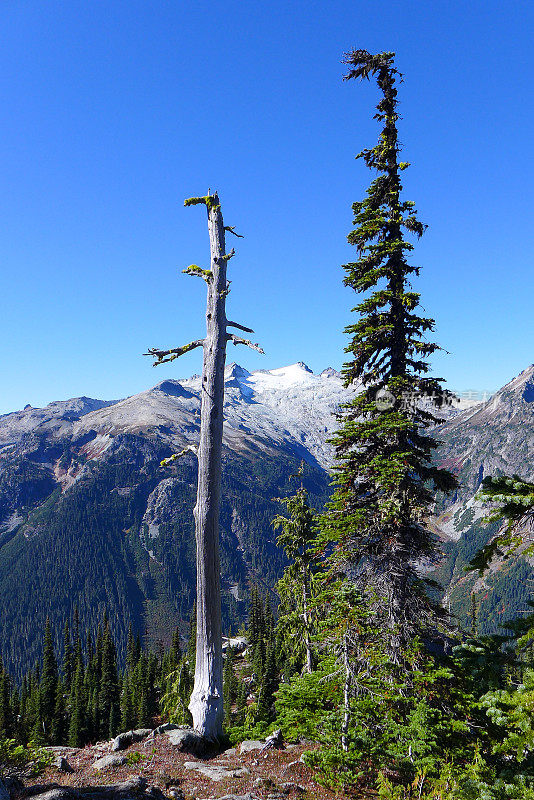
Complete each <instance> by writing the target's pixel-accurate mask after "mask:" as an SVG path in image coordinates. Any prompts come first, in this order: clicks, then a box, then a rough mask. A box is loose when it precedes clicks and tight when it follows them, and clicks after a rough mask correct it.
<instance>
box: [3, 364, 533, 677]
mask: <svg viewBox="0 0 534 800" xmlns="http://www.w3.org/2000/svg"><path fill="white" fill-rule="evenodd" d="M225 378H226V381H225V386H226V388H225V426H224V456H223V505H222V510H221V559H222V562H221V566H222V578H223V588H224V609H223V612H224V620H225V625H226V628H227V630H228V631H231V630H236V629H237V628H238V627H239V625H240V623H241V622H242V620H243V617H244V614H245V611H246V603H245V602H244V598H245V597H246V594H247V588H248V586H249V584H250V583H251V582H254V583H257V584H258V585H259V586H260V587H263V589H264V590H265V591H269V590H271V589H272V587H273V586H274V584H275V582H276V580H277V578H278V577H279V576H280V574H281V572H282V570H283V566H284V559H283V556H282V553H281V552H280V551H279V549H278V548H277V547H276V544H275V538H276V537H275V534H274V532H273V529H272V524H271V521H272V519H273V517H274V516H275V515H276V514H277V513H280V505H279V503H278V502H277V498H279V497H282V496H285V495H287V494H288V493H289V492H291V491H293V488H292V486H293V484H292V482H291V476H292V475H293V474H294V473H295V471H296V469H297V468H298V465H299V464H300V462H301V461H304V462H305V464H306V470H305V479H304V481H305V485H306V486H307V488H308V490H309V493H310V496H311V501H312V503H313V504H314V505H315V506H316V507H317V508H318V509H319V508H321V507H322V506H323V505H324V502H325V501H326V499H327V497H328V494H329V482H330V477H329V467H330V466H331V464H332V457H333V454H332V450H331V446H330V445H329V443H328V440H329V438H330V436H331V434H332V433H333V432H334V430H335V428H336V425H337V423H336V418H335V412H336V411H337V410H338V408H339V406H340V404H342V403H343V402H344V401H346V400H347V399H349V398H350V397H351V396H352V395H353V393H354V392H355V391H357V387H350V388H348V389H347V388H345V387H344V385H343V381H342V378H341V375H340V374H339V373H338V372H336V371H335V370H333V369H331V368H328V369H326V370H324V371H323V372H322V373H320V374H319V375H316V374H314V373H313V372H312V371H311V370H310V369H309V368H308V367H307V366H306V365H305V364H303V363H298V364H293V365H291V366H288V367H283V368H280V369H274V370H259V371H255V372H248V371H247V370H246V369H244V368H243V367H240V366H239V365H237V364H231V365H229V366H228V367H227V369H226V375H225ZM199 392H200V378H199V376H193V377H191V378H187V379H184V380H179V381H178V380H165V381H163V382H161V383H159V384H158V385H156V386H155V387H153V388H152V389H149V390H147V391H145V392H142V393H140V394H137V395H134V396H132V397H129V398H126V399H123V400H119V401H102V400H94V399H90V398H87V397H82V398H76V399H72V400H66V401H56V402H53V403H50V404H49V405H48V406H46V407H45V408H42V409H36V408H32V407H31V406H27V407H26V408H25V409H23V410H22V411H17V412H14V413H11V414H5V415H3V416H0V629H1V630H2V637H1V655H2V657H3V658H4V661H5V662H6V663H7V664H8V665H9V667H10V668H11V669H12V671H13V672H15V673H17V674H19V675H20V674H21V673H22V672H23V671H24V670H26V669H27V668H28V667H29V666H30V665H32V664H33V661H34V659H35V657H36V655H37V654H38V653H39V651H40V647H41V635H42V628H43V626H44V622H45V619H46V617H47V616H49V617H50V619H51V621H52V623H53V626H52V627H53V630H56V631H57V630H60V629H61V626H62V624H63V623H64V621H65V620H66V619H67V618H70V616H71V615H72V612H73V609H74V607H77V609H78V613H79V617H80V622H81V626H82V629H83V628H93V629H94V628H95V627H96V625H97V624H98V621H99V620H100V618H101V616H102V614H103V612H104V610H106V611H107V612H108V614H109V617H110V621H111V626H112V628H113V631H114V634H115V635H116V637H117V639H118V640H119V641H121V642H123V643H124V642H125V639H126V635H127V631H128V627H129V625H130V624H131V625H132V627H133V628H134V629H136V630H138V631H140V632H142V633H143V634H145V635H146V636H147V638H148V639H149V640H150V641H152V642H153V643H157V642H159V641H161V642H166V641H168V639H169V637H170V635H171V633H172V630H173V629H174V627H175V625H177V624H178V625H182V626H184V631H185V628H186V626H187V620H188V617H189V615H190V612H191V609H192V605H193V601H194V531H193V519H192V508H193V505H194V502H195V492H196V459H195V456H194V455H193V454H189V455H186V456H184V457H183V458H181V459H179V460H178V461H177V462H175V465H174V466H173V467H172V468H167V469H164V468H162V467H161V466H160V462H161V461H162V459H163V458H166V457H168V456H169V455H171V454H172V453H174V452H178V451H181V450H182V449H183V448H184V446H185V445H186V444H189V443H195V442H196V441H198V435H199V423H200V400H199ZM533 401H534V367H529V368H528V369H527V370H525V371H524V372H523V373H521V375H519V376H518V377H517V378H515V379H514V380H513V381H511V382H510V383H509V384H507V385H506V386H505V387H503V389H501V390H500V391H499V392H497V393H496V394H495V395H494V396H493V397H492V398H490V399H489V400H488V401H487V402H484V403H477V402H475V401H473V400H464V401H462V402H460V403H456V404H455V405H454V406H452V407H451V408H449V409H448V410H447V411H446V412H445V413H444V415H443V419H442V422H441V423H440V424H439V425H438V426H437V427H436V429H435V435H436V437H437V439H438V440H439V441H440V446H439V448H438V450H437V453H436V459H437V461H438V462H439V463H441V464H443V465H445V466H448V467H449V468H451V469H452V470H453V471H454V472H455V473H456V474H457V475H458V476H459V478H460V486H459V489H458V491H457V493H456V495H455V496H454V497H451V498H438V502H437V503H436V509H435V516H434V518H433V520H432V525H433V526H434V530H435V532H436V534H437V535H438V537H439V538H440V539H441V541H442V549H443V555H442V557H441V559H440V560H439V562H437V563H436V564H435V565H434V570H435V571H434V575H435V576H436V577H437V578H438V579H439V580H440V581H441V582H442V584H443V585H444V592H445V594H444V599H445V602H446V603H448V604H449V606H450V607H451V610H453V611H455V612H456V613H457V614H458V616H459V618H460V619H461V621H462V622H463V623H465V624H467V619H468V616H469V608H470V601H471V594H472V593H473V592H474V594H475V597H476V599H477V604H478V608H479V620H480V625H481V626H482V627H483V628H484V629H485V630H493V629H495V627H496V626H497V624H498V623H499V622H500V621H501V620H504V619H505V618H508V616H513V614H514V613H516V612H517V611H520V610H521V609H522V608H524V607H525V603H526V600H527V599H528V579H529V576H530V575H531V572H532V569H531V566H530V563H529V561H528V560H527V559H525V558H524V557H522V556H519V557H516V558H514V559H510V560H509V561H502V562H499V563H495V564H493V565H492V569H491V570H490V574H489V575H488V576H487V577H485V578H484V579H480V578H478V576H476V575H473V574H467V573H466V572H465V571H464V567H465V565H466V564H467V562H468V561H469V559H470V558H471V556H472V555H473V554H474V552H476V550H477V549H478V548H479V547H480V546H481V544H484V543H486V542H487V541H488V539H489V538H490V537H491V535H492V534H493V532H494V528H491V526H487V525H484V524H483V523H482V517H483V516H484V510H483V509H482V508H481V507H480V504H479V503H478V501H477V500H476V499H475V494H476V491H477V489H478V486H479V485H480V481H481V479H482V477H483V476H484V475H487V474H498V473H500V472H508V473H512V472H517V473H519V474H520V475H521V476H522V477H523V478H526V479H529V478H530V479H532V478H533V477H534V476H533V475H532V472H533V471H534V468H533V466H532V464H531V463H530V462H529V453H531V452H532V446H533V440H534V415H533V411H534V402H533Z"/></svg>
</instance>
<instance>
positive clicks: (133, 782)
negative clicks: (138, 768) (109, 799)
mask: <svg viewBox="0 0 534 800" xmlns="http://www.w3.org/2000/svg"><path fill="white" fill-rule="evenodd" d="M146 785H147V780H146V778H142V777H141V776H140V775H137V776H136V777H135V778H129V779H128V780H127V781H122V783H117V784H115V786H106V789H108V790H109V791H111V792H112V793H113V796H114V797H118V798H127V797H132V795H133V796H134V797H136V796H138V795H141V794H143V792H144V791H145V789H146Z"/></svg>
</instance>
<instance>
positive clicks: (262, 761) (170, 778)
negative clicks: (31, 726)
mask: <svg viewBox="0 0 534 800" xmlns="http://www.w3.org/2000/svg"><path fill="white" fill-rule="evenodd" d="M132 733H133V735H132ZM121 737H122V738H121ZM136 739H137V741H136ZM265 745H266V742H255V741H248V742H243V743H242V744H241V745H238V746H237V747H236V748H231V749H228V750H226V751H224V752H212V753H207V752H205V751H204V750H203V746H202V742H201V740H200V739H199V738H197V736H196V734H195V733H194V731H191V730H187V729H184V728H178V727H176V726H164V729H156V732H149V731H139V732H129V733H128V734H121V736H119V737H117V739H115V740H113V741H111V742H102V743H98V744H96V745H92V746H88V747H85V748H83V749H80V750H78V749H73V748H67V747H58V748H51V749H52V752H53V755H54V759H55V763H54V765H53V766H50V767H49V768H48V769H47V770H46V772H45V773H44V774H43V775H41V776H40V777H39V778H38V779H34V780H25V781H24V785H22V784H21V783H17V782H16V781H11V782H9V781H8V782H7V789H8V790H9V791H8V792H7V793H5V794H7V795H9V800H29V798H31V799H32V800H134V798H136V799H137V800H165V799H166V798H168V800H208V799H209V800H211V799H212V798H219V800H222V798H225V800H286V798H287V799H288V800H294V799H295V798H302V800H312V798H317V800H332V799H333V798H340V797H346V796H347V795H346V794H344V793H342V792H340V793H337V794H336V793H335V792H332V791H330V790H328V789H325V788H324V787H322V786H321V785H320V784H318V783H317V781H316V776H315V775H314V773H313V771H312V770H311V769H310V768H309V767H307V766H306V765H305V764H304V763H303V761H302V760H301V756H302V754H303V753H304V752H305V751H306V750H309V749H310V747H311V746H312V745H310V744H307V745H305V744H285V745H284V744H281V745H280V746H278V747H267V748H266V747H265ZM0 800H8V797H4V798H2V785H1V782H0ZM362 800H363V798H362Z"/></svg>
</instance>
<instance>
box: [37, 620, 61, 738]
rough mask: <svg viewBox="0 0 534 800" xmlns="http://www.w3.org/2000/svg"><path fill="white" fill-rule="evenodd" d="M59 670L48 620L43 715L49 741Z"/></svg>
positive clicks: (42, 691) (45, 637)
mask: <svg viewBox="0 0 534 800" xmlns="http://www.w3.org/2000/svg"><path fill="white" fill-rule="evenodd" d="M57 686H58V669H57V661H56V656H55V653H54V644H53V641H52V631H51V627H50V620H49V619H48V618H47V620H46V626H45V636H44V649H43V672H42V676H41V686H40V691H41V714H42V720H43V723H44V731H45V735H46V738H47V741H52V733H51V729H52V720H53V718H54V712H55V708H56V693H57Z"/></svg>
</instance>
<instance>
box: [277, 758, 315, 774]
mask: <svg viewBox="0 0 534 800" xmlns="http://www.w3.org/2000/svg"><path fill="white" fill-rule="evenodd" d="M308 774H309V773H308V767H307V766H306V765H305V764H304V762H303V761H301V760H300V759H299V760H298V761H291V762H290V763H289V764H288V765H287V767H284V769H283V770H282V775H284V776H287V777H289V778H305V777H306V776H307V775H308Z"/></svg>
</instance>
